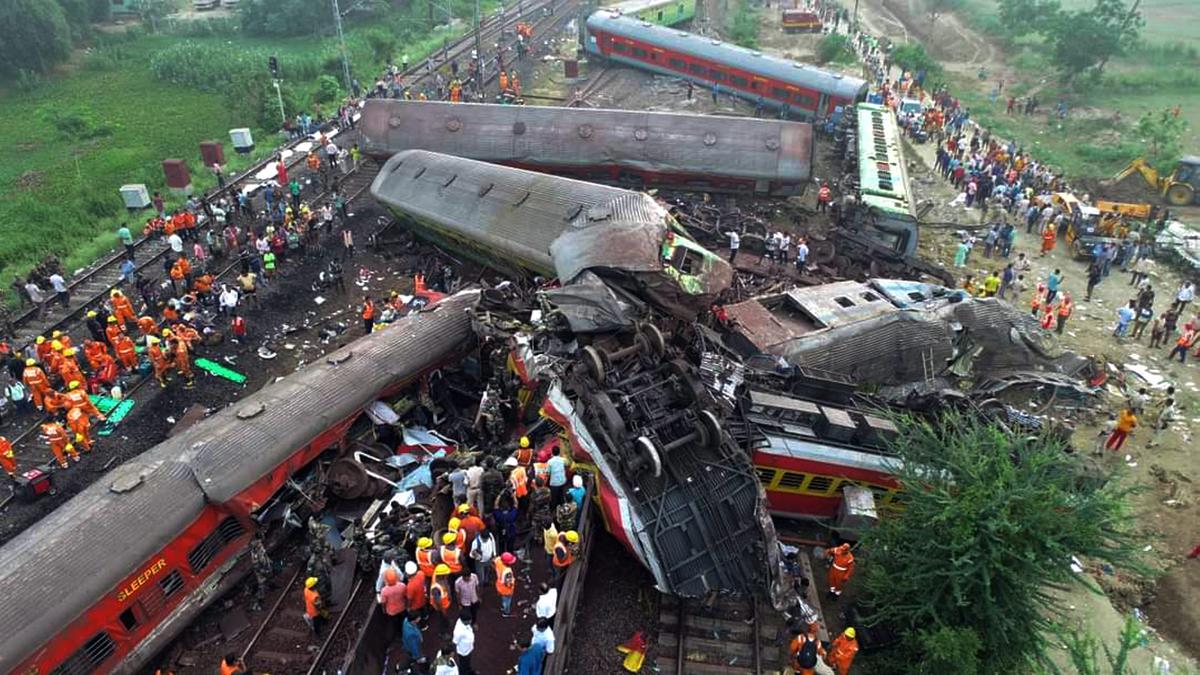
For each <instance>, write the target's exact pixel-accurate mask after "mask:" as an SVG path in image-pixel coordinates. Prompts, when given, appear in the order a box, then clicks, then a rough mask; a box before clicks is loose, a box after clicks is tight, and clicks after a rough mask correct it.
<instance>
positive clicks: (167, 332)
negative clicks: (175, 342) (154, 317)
mask: <svg viewBox="0 0 1200 675" xmlns="http://www.w3.org/2000/svg"><path fill="white" fill-rule="evenodd" d="M162 334H163V337H171V329H170V328H164V329H163V333H162Z"/></svg>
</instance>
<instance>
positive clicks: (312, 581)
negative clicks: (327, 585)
mask: <svg viewBox="0 0 1200 675" xmlns="http://www.w3.org/2000/svg"><path fill="white" fill-rule="evenodd" d="M316 585H317V578H316V577H309V578H307V579H305V580H304V587H305V588H312V587H313V586H316Z"/></svg>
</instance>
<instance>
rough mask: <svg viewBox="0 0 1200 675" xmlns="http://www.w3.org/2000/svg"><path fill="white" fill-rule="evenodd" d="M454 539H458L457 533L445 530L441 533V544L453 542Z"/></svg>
mask: <svg viewBox="0 0 1200 675" xmlns="http://www.w3.org/2000/svg"><path fill="white" fill-rule="evenodd" d="M456 541H458V535H457V534H455V533H453V532H447V533H446V534H443V535H442V543H443V544H453V543H454V542H456Z"/></svg>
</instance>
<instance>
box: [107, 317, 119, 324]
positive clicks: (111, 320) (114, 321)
mask: <svg viewBox="0 0 1200 675" xmlns="http://www.w3.org/2000/svg"><path fill="white" fill-rule="evenodd" d="M108 322H109V323H116V322H117V317H115V316H110V317H108Z"/></svg>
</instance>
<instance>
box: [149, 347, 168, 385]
mask: <svg viewBox="0 0 1200 675" xmlns="http://www.w3.org/2000/svg"><path fill="white" fill-rule="evenodd" d="M146 342H148V343H149V345H148V346H147V347H146V354H147V355H148V356H149V357H150V365H152V366H154V379H156V380H158V386H160V387H165V386H167V371H168V370H170V368H171V362H170V361H169V360H167V355H166V354H163V350H162V347H160V346H159V343H160V340H159V339H158V338H156V337H154V336H153V335H151V336H150V337H148V338H146Z"/></svg>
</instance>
